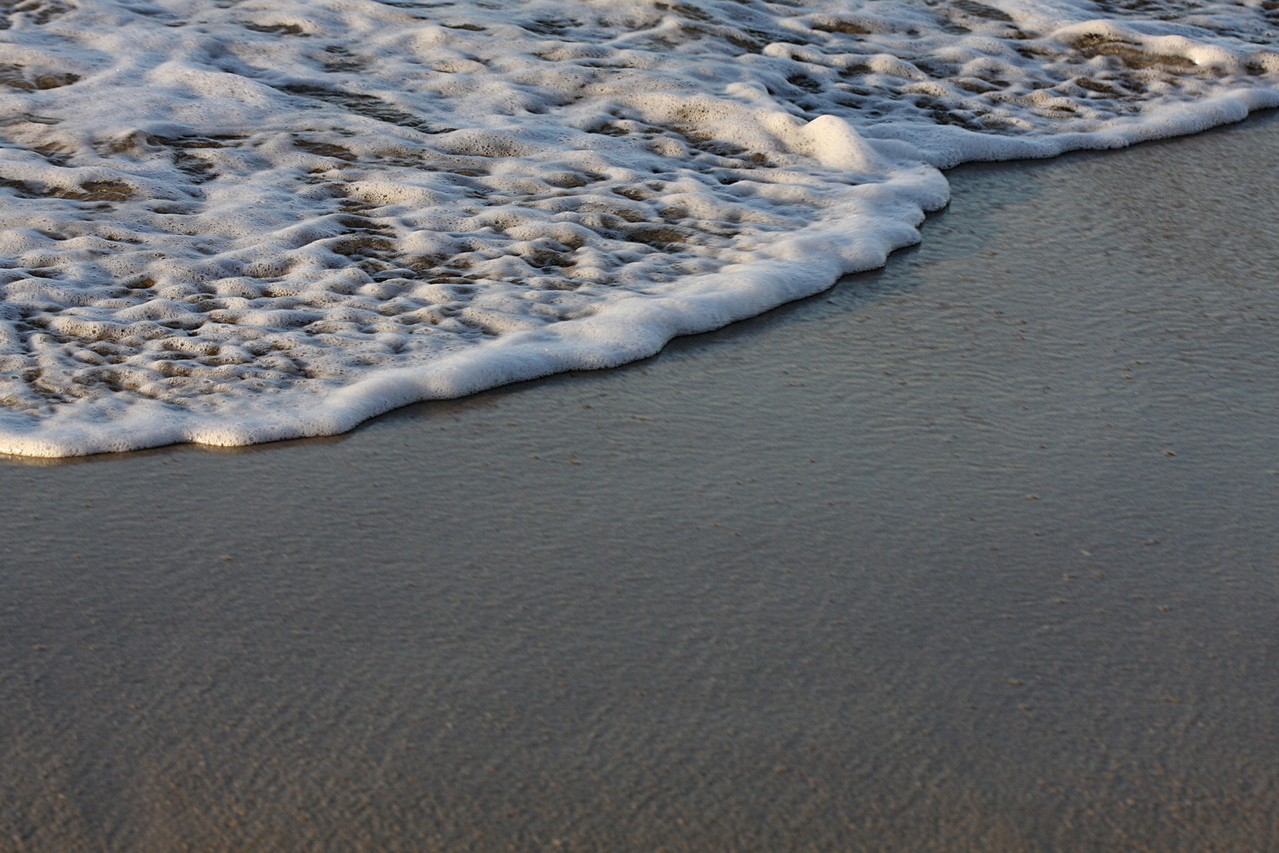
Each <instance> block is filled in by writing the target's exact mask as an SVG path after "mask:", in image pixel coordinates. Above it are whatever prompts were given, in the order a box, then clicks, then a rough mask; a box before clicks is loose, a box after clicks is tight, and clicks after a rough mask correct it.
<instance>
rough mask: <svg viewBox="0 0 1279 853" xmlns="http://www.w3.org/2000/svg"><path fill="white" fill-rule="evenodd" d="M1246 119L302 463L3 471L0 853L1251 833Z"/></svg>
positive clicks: (1266, 336) (1277, 463) (1264, 705)
mask: <svg viewBox="0 0 1279 853" xmlns="http://www.w3.org/2000/svg"><path fill="white" fill-rule="evenodd" d="M1276 174H1279V123H1277V122H1276V120H1275V119H1274V117H1263V118H1261V119H1256V120H1253V121H1250V122H1248V123H1246V124H1245V125H1242V126H1239V127H1236V128H1231V129H1226V130H1222V131H1218V132H1215V133H1211V134H1207V135H1204V136H1200V137H1196V138H1192V139H1185V140H1178V141H1174V142H1170V143H1163V144H1156V145H1148V146H1143V147H1139V148H1136V149H1133V150H1130V151H1126V152H1118V153H1110V154H1104V155H1088V156H1072V157H1067V158H1064V159H1061V160H1057V161H1052V162H1046V163H1035V164H1013V165H1003V166H988V167H970V168H965V169H961V170H959V171H958V172H955V173H952V178H953V187H954V196H955V198H954V202H953V204H952V206H951V208H950V209H949V211H948V212H946V213H944V214H941V215H938V216H936V217H934V218H933V219H932V220H930V222H929V223H928V224H927V225H926V227H925V236H924V243H923V245H922V247H920V248H919V249H916V250H912V251H909V252H905V253H901V254H899V255H897V256H895V257H894V258H893V259H892V260H891V261H890V263H889V266H888V268H887V269H886V270H884V271H881V272H877V273H871V274H866V275H862V276H857V277H853V278H850V279H847V280H845V281H844V282H842V283H841V284H840V285H839V286H838V287H837V288H835V289H834V290H832V291H831V292H829V293H827V294H824V295H822V296H820V297H817V298H815V299H812V300H809V301H807V302H804V303H800V304H797V305H793V306H790V307H787V308H784V309H781V310H779V311H777V312H774V313H773V314H770V315H768V316H766V317H763V318H760V319H758V320H755V321H751V322H748V323H745V324H741V325H739V326H735V327H732V328H730V329H726V330H723V331H721V332H717V333H714V334H711V335H705V336H701V337H697V338H692V339H687V340H684V341H680V342H677V343H675V344H674V345H673V346H672V347H670V348H669V349H668V350H667V352H665V353H664V354H662V355H661V356H659V357H657V358H655V359H652V360H649V361H647V362H644V363H641V364H638V365H633V366H631V367H629V368H625V369H621V370H617V371H611V372H604V373H595V374H577V375H572V376H564V377H558V378H554V379H551V380H548V381H543V382H538V383H531V384H527V385H522V386H517V387H513V388H509V389H505V390H499V391H496V392H491V393H487V394H483V395H480V396H478V397H475V398H471V399H468V400H463V401H457V402H449V403H436V404H425V405H421V406H417V407H413V408H411V409H408V410H404V411H402V412H399V413H396V414H393V415H390V416H387V417H384V418H381V419H379V420H377V421H375V422H373V423H370V424H368V425H366V426H365V427H363V428H361V429H359V430H357V431H355V432H354V433H352V434H350V435H348V436H345V437H341V438H337V439H330V440H314V441H302V442H289V443H283V444H278V445H272V446H266V447H261V448H254V449H249V450H245V451H235V452H228V451H220V452H215V451H209V450H201V449H198V448H176V449H169V450H161V451H151V452H144V453H137V454H129V455H123V456H112V457H98V458H94V459H91V460H88V461H78V462H71V463H66V464H55V465H36V464H29V463H21V462H19V461H17V460H11V461H6V462H2V463H0V519H3V541H2V544H0V548H3V552H2V554H3V568H2V569H0V590H3V594H2V598H0V709H3V711H2V712H0V713H3V726H0V849H5V850H40V851H60V850H73V849H74V850H140V851H151V850H155V851H167V850H176V849H194V850H201V851H211V850H241V851H242V850H449V851H453V850H471V849H475V850H506V849H515V850H545V849H568V850H658V849H666V850H768V851H777V850H911V851H929V850H938V851H942V850H944V851H963V850H974V851H976V850H980V851H1001V850H1009V851H1030V850H1044V851H1055V850H1158V851H1173V850H1196V851H1200V850H1265V849H1279V773H1277V772H1276V769H1275V768H1276V767H1279V730H1277V728H1276V725H1275V710H1276V708H1279V620H1277V619H1276V616H1277V613H1279V607H1277V605H1279V532H1277V531H1279V523H1277V522H1279V370H1277V368H1279V285H1277V284H1276V270H1277V269H1279V233H1277V232H1276V230H1275V223H1276V222H1279V192H1276V186H1275V180H1274V176H1275V175H1276Z"/></svg>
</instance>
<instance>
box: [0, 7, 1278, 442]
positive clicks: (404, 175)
mask: <svg viewBox="0 0 1279 853" xmlns="http://www.w3.org/2000/svg"><path fill="white" fill-rule="evenodd" d="M1273 5H1274V4H1253V5H1240V4H1236V3H1225V2H1220V3H1214V2H1191V0H1186V2H1158V0H1141V2H1124V0H1106V2H1095V3H1087V2H1082V1H1081V0H1053V1H1052V2H1050V0H1042V2H1040V0H989V2H973V0H954V2H945V0H932V2H905V0H902V1H901V2H899V1H898V0H863V1H862V2H857V0H852V2H850V0H839V2H835V0H805V1H804V2H801V0H786V2H765V0H680V1H679V2H675V1H674V0H608V2H585V0H544V2H527V3H520V4H509V3H498V2H486V0H463V1H462V2H426V0H423V1H422V2H415V1H414V0H395V2H391V0H384V2H377V0H307V2H294V1H293V0H256V2H255V0H246V2H235V0H220V2H217V3H213V4H210V3H207V2H203V0H154V2H149V3H137V2H124V1H123V0H28V1H27V2H23V3H18V4H12V3H10V4H3V5H0V45H3V51H2V52H0V296H2V297H3V299H2V301H0V452H8V453H19V454H29V455H48V456H59V455H74V454H84V453H93V452H101V451H108V450H125V449H132V448H139V447H145V446H152V445H157V444H164V443H171V442H178V441H195V442H202V443H210V444H224V445H226V444H244V443H251V442H257V441H266V440H271V439H277V438H286V437H296V436H305V435H317V434H326V433H334V432H340V431H343V430H346V429H349V428H351V427H352V426H354V425H355V424H357V423H359V422H360V421H361V420H364V419H366V418H368V417H370V416H372V415H374V414H377V413H380V412H383V411H386V410H388V409H390V408H393V407H395V406H399V405H404V404H406V403H409V402H413V401H417V400H422V399H430V398H439V397H448V396H457V395H461V394H465V393H470V392H473V391H477V390H481V389H483V388H487V387H492V386H494V385H498V384H502V383H505V382H511V381H515V380H520V379H527V378H532V377H535V376H540V375H545V374H547V373H551V372H554V371H559V370H565V369H572V368H586V367H605V366H612V365H617V364H621V363H624V362H626V361H630V360H634V359H636V358H640V357H643V356H646V355H650V354H652V353H653V352H656V351H657V350H658V349H659V348H660V347H661V346H662V345H663V344H664V343H665V342H666V341H667V340H669V339H670V338H671V337H672V336H674V335H678V334H686V333H691V332H696V331H703V330H707V329H710V328H714V327H717V326H721V325H724V324H725V323H728V322H731V321H733V320H735V319H739V318H742V317H746V316H750V315H752V314H757V313H759V312H761V311H764V310H766V309H768V308H770V307H772V306H775V305H777V304H780V303H781V302H784V301H787V300H791V299H795V298H799V297H801V296H805V295H808V294H811V293H815V292H818V291H820V290H821V289H823V288H825V287H828V286H830V285H831V284H832V283H833V282H834V281H835V280H836V279H837V278H838V277H839V276H840V275H842V274H844V273H847V272H851V271H855V270H860V269H866V268H870V267H873V266H877V265H879V264H882V263H883V262H884V260H885V258H886V257H887V254H888V253H889V252H891V251H892V250H893V249H895V248H898V247H900V246H903V245H906V244H909V243H911V242H914V241H915V240H917V239H918V231H917V226H918V225H919V223H920V221H921V220H922V218H923V216H924V213H925V212H926V211H927V210H931V209H935V208H938V207H940V206H942V205H943V204H945V202H946V199H947V192H948V189H947V185H946V182H945V180H944V178H943V177H942V175H941V173H940V172H939V171H938V169H941V168H946V167H949V166H952V165H955V164H958V163H961V162H965V161H970V160H978V159H988V160H993V159H1009V158H1016V157H1043V156H1051V155H1054V154H1057V153H1060V152H1062V151H1066V150H1071V149H1078V148H1107V147H1119V146H1122V145H1127V144H1130V143H1132V142H1135V141H1139V140H1143V139H1150V138H1156V137H1164V136H1170V135H1175V134H1180V133H1190V132H1195V131H1198V130H1202V129H1205V128H1207V127H1210V126H1213V125H1217V124H1221V123H1224V122H1228V121H1234V120H1238V119H1240V118H1242V117H1243V116H1245V115H1246V114H1247V113H1248V111H1249V110H1252V109H1256V108H1260V107H1270V106H1276V105H1279V87H1277V85H1276V84H1277V82H1279V74H1277V73H1276V72H1279V54H1277V53H1276V52H1275V48H1276V43H1277V42H1279V35H1276V30H1279V11H1275V10H1273V9H1268V8H1267V7H1268V6H1273Z"/></svg>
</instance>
